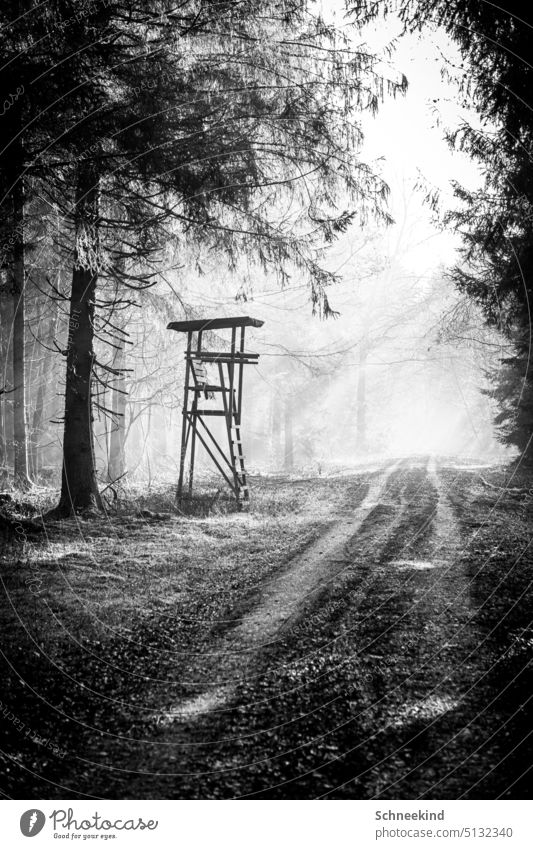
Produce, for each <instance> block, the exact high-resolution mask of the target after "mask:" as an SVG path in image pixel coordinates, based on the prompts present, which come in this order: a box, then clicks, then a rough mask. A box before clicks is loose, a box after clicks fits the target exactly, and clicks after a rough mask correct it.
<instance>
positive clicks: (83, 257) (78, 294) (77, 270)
mask: <svg viewBox="0 0 533 849" xmlns="http://www.w3.org/2000/svg"><path fill="white" fill-rule="evenodd" d="M98 249H99V240H98V176H97V173H96V169H95V168H94V167H93V166H92V165H91V163H87V162H84V163H82V164H81V165H80V167H79V171H78V185H77V191H76V208H75V255H74V268H73V271H72V293H71V298H70V320H69V333H68V341H67V374H66V388H65V427H64V436H63V470H62V475H61V498H60V502H59V505H58V507H57V508H56V510H55V511H52V512H53V514H54V515H60V516H69V515H71V514H72V513H75V512H81V511H87V510H94V509H95V508H98V509H101V507H102V502H101V499H100V495H99V493H98V485H97V481H96V471H95V462H94V442H93V415H92V398H91V384H92V369H93V364H94V352H93V341H94V308H95V304H94V301H95V294H96V283H97V279H98V259H99V257H98V254H99V250H98Z"/></svg>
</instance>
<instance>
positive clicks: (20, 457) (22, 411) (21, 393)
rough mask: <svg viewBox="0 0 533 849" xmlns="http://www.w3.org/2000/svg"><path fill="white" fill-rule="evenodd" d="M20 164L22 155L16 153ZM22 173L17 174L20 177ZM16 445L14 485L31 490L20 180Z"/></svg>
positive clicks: (17, 190)
mask: <svg viewBox="0 0 533 849" xmlns="http://www.w3.org/2000/svg"><path fill="white" fill-rule="evenodd" d="M17 153H18V154H19V155H18V156H17V159H18V160H21V159H22V157H21V152H20V151H17ZM22 171H23V167H22V161H20V169H17V171H16V173H17V174H18V175H21V174H22ZM12 201H13V239H14V243H13V298H14V306H13V443H14V449H15V460H14V470H13V471H14V483H15V486H18V487H22V488H24V489H26V488H27V487H29V486H31V482H30V479H29V476H28V435H27V425H26V374H25V371H26V369H25V346H24V331H25V324H26V321H25V300H26V292H25V284H26V281H25V270H24V184H23V181H22V176H19V177H18V179H17V180H16V182H15V185H14V186H13V191H12Z"/></svg>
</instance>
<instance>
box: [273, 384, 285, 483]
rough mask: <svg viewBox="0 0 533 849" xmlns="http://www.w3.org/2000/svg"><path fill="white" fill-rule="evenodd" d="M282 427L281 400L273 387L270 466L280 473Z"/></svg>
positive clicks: (277, 391)
mask: <svg viewBox="0 0 533 849" xmlns="http://www.w3.org/2000/svg"><path fill="white" fill-rule="evenodd" d="M282 427H283V418H282V405H281V398H280V396H279V390H278V389H277V387H275V391H274V394H273V396H272V401H271V410H270V444H271V452H270V465H271V468H272V469H273V470H275V471H280V469H281V468H282V463H283V460H282V436H283V432H282Z"/></svg>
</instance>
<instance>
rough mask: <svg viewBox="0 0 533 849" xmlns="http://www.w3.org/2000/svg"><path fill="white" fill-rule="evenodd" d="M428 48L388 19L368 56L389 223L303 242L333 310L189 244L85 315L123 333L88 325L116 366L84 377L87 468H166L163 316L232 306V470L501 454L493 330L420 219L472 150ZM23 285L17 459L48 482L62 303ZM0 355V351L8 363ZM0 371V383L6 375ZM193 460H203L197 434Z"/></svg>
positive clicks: (164, 472)
mask: <svg viewBox="0 0 533 849" xmlns="http://www.w3.org/2000/svg"><path fill="white" fill-rule="evenodd" d="M397 26H398V25H397V23H395V22H394V20H392V21H389V23H388V25H387V27H385V31H384V27H383V25H380V28H379V29H378V30H376V31H375V32H372V31H370V30H369V31H368V32H367V33H366V38H367V40H368V41H369V42H370V44H371V45H372V43H373V42H372V39H373V38H374V40H375V41H376V39H377V43H375V44H373V47H374V48H380V47H382V46H383V43H379V42H383V41H384V40H386V39H388V40H390V39H392V38H393V37H394V34H395V27H397ZM444 56H445V57H446V59H447V62H448V65H449V66H450V67H454V61H455V60H456V51H455V50H454V48H452V46H451V44H450V43H449V42H448V41H447V40H446V39H445V37H444V36H442V35H439V37H438V38H435V39H434V40H428V39H427V38H425V39H422V40H421V39H419V38H418V37H416V36H409V37H404V39H403V40H402V42H401V44H400V47H399V49H398V51H397V52H396V53H394V54H393V56H392V59H391V62H392V68H388V69H386V70H387V72H388V73H389V75H390V74H394V73H396V69H398V68H401V69H402V71H405V73H406V74H407V76H408V78H409V89H408V91H407V94H406V95H405V96H401V95H399V96H397V97H396V99H393V98H386V99H385V102H384V103H383V104H382V105H381V106H380V109H379V111H378V114H377V115H376V116H375V117H372V116H368V115H366V116H364V120H363V129H364V134H365V140H364V143H363V149H362V154H363V160H364V161H368V162H369V163H370V164H371V166H372V167H373V168H375V169H376V170H377V171H378V172H379V173H381V175H382V176H383V178H384V179H385V181H386V182H387V183H388V185H389V187H390V195H389V199H388V212H389V213H390V215H391V217H392V219H393V223H392V224H390V225H386V224H385V223H383V222H379V223H377V222H376V221H374V220H372V219H371V218H369V219H368V220H366V221H362V222H361V221H358V220H357V218H355V219H354V221H353V222H352V223H351V224H350V225H349V227H348V229H347V230H346V232H345V233H343V234H342V235H341V236H340V237H339V238H337V239H336V240H334V241H333V243H332V244H331V245H324V246H323V249H322V250H320V249H319V250H318V251H317V258H318V259H319V260H320V262H321V263H322V264H323V266H324V267H325V268H327V269H328V270H331V271H334V272H335V274H336V275H337V280H338V282H337V283H336V284H334V285H333V286H330V287H329V288H328V290H327V296H328V300H329V303H330V305H331V308H332V310H333V311H335V314H334V315H333V316H330V317H328V318H324V317H322V316H320V315H318V314H313V311H312V304H311V302H310V297H309V285H308V283H307V282H306V280H305V279H303V278H299V277H298V272H294V274H292V275H291V276H290V279H287V280H281V279H280V278H279V277H277V276H276V275H275V274H274V273H272V271H270V272H269V273H266V272H265V271H264V270H263V269H262V268H261V267H260V265H259V264H251V263H250V262H249V260H247V259H243V258H242V257H240V258H238V259H237V260H236V262H235V264H234V265H233V267H230V268H228V267H227V265H226V264H225V262H224V259H222V258H221V257H220V255H218V254H217V255H213V254H210V252H209V251H208V250H206V251H203V250H202V249H201V247H197V248H195V249H194V251H193V250H192V249H190V248H189V249H187V250H186V251H185V252H184V254H183V255H176V253H172V252H170V251H169V253H168V255H164V256H163V257H162V259H161V261H160V263H159V269H160V273H159V281H158V283H157V285H156V286H154V287H153V288H150V289H148V290H146V291H145V292H143V294H142V308H140V307H139V301H140V300H141V299H139V298H138V297H135V294H134V293H132V297H131V299H125V300H124V302H123V303H121V304H120V306H119V307H117V309H115V310H114V311H113V312H112V315H111V318H109V317H106V319H105V320H104V319H102V327H101V329H102V330H106V332H107V331H109V329H110V328H109V325H108V324H107V322H111V325H113V323H114V324H115V326H116V327H117V328H120V330H121V331H124V332H125V333H126V334H127V336H126V341H125V342H124V341H123V337H122V334H120V335H118V334H117V335H116V336H115V338H114V342H113V336H112V334H113V331H112V329H111V345H110V344H109V336H108V337H107V341H106V342H103V341H101V342H99V341H98V334H97V355H98V358H99V360H100V361H101V362H104V363H107V364H108V365H109V366H110V367H112V368H117V369H120V370H124V375H125V376H124V377H121V378H119V379H117V386H116V387H115V389H116V390H117V391H115V393H114V394H115V398H112V397H111V396H112V394H113V393H112V390H111V388H110V387H109V386H108V385H102V386H100V387H98V386H96V387H95V390H94V391H95V395H96V402H97V403H96V406H95V411H96V412H95V453H96V461H97V470H98V477H99V479H100V480H102V481H113V480H117V479H120V480H121V481H122V482H123V483H126V482H143V483H146V482H148V483H152V482H154V481H155V480H165V481H168V480H172V479H175V478H176V477H177V475H178V469H179V453H180V450H179V441H180V433H181V406H182V397H183V384H184V372H185V369H184V356H183V354H184V347H185V337H184V336H182V335H181V334H176V333H173V332H171V331H168V330H167V329H166V326H167V324H168V322H169V321H172V320H179V319H184V318H207V319H209V318H215V317H220V316H235V315H250V316H252V317H254V318H257V319H260V320H262V321H264V326H263V327H262V328H260V329H255V328H250V330H249V333H248V337H247V349H248V350H251V351H254V352H256V353H259V354H260V359H259V365H258V366H257V367H255V366H250V367H248V368H247V369H246V373H245V381H244V399H243V404H244V406H243V443H244V453H245V458H246V464H247V468H248V470H249V471H250V472H255V473H262V474H266V473H295V474H300V473H310V474H316V473H319V474H321V473H327V472H330V471H339V470H342V469H349V468H351V467H353V466H356V465H359V464H361V463H368V462H372V461H373V460H374V459H377V458H383V457H396V456H405V455H411V454H414V455H416V454H420V453H435V454H437V455H446V456H449V455H459V456H464V457H468V458H479V457H483V458H484V460H485V461H489V462H490V461H491V459H492V460H494V459H502V458H504V457H506V456H509V449H508V448H503V447H502V446H501V445H500V444H499V443H498V442H497V441H496V439H495V435H494V432H493V418H494V408H493V404H492V401H491V398H490V394H489V388H490V384H489V381H488V377H487V376H488V375H489V374H491V375H492V380H494V376H495V375H496V374H497V372H498V369H499V367H500V360H501V358H502V356H504V355H505V352H506V350H507V348H506V346H508V344H509V343H508V342H507V341H505V340H504V339H503V337H502V336H500V335H498V333H497V332H496V331H492V330H490V329H488V327H487V325H486V324H485V323H484V322H483V320H482V317H481V315H480V314H478V313H477V311H476V307H475V306H474V305H473V302H472V300H471V299H467V298H466V297H463V296H461V294H460V293H459V292H458V291H457V289H456V288H455V287H454V285H453V283H452V282H451V281H450V280H449V279H448V277H447V270H448V269H449V268H450V267H452V266H453V264H454V262H455V261H456V259H457V255H456V250H457V246H458V240H459V236H458V235H457V234H455V235H454V234H453V232H452V231H450V230H449V229H448V230H446V229H444V228H439V226H438V225H437V223H435V221H436V213H437V212H438V211H439V210H438V207H439V204H440V205H443V206H444V207H446V208H449V207H450V206H452V205H453V204H454V203H456V202H457V201H456V200H455V198H454V197H453V190H452V182H453V181H454V180H457V181H458V182H460V183H461V184H463V185H465V184H466V185H470V186H473V185H474V186H475V185H476V181H477V182H479V181H480V176H479V174H477V172H476V170H475V166H474V165H473V163H472V160H471V159H470V158H469V157H467V156H464V155H462V154H461V153H460V152H458V151H456V150H455V151H452V150H451V149H450V147H449V146H448V144H447V143H446V141H445V140H444V134H445V132H446V131H453V129H454V128H455V127H457V126H459V125H460V123H461V120H462V119H463V118H464V115H463V114H462V112H461V107H460V105H458V98H457V90H456V87H455V83H454V82H453V80H451V79H446V78H443V76H442V70H441V69H442V64H443V57H444ZM468 117H469V120H470V121H473V120H475V115H472V114H469V116H468ZM339 207H341V208H342V198H339ZM279 212H280V214H281V216H282V217H283V218H284V219H285V220H290V218H291V215H292V214H293V210H291V208H287V209H280V210H279ZM58 261H59V260H58ZM44 262H45V260H44V259H43V265H40V258H39V252H38V251H37V252H36V253H35V256H34V259H33V264H32V269H31V272H32V277H33V279H34V280H37V281H39V280H40V281H41V282H42V285H43V286H44V282H43V281H44V280H45V279H46V280H47V281H49V280H50V279H52V281H53V283H54V285H55V286H56V287H57V290H58V291H61V290H62V289H66V288H67V287H68V282H69V270H68V268H66V267H65V268H61V267H60V266H59V267H57V268H53V269H50V268H49V267H48V266H45V265H44ZM106 286H107V289H108V291H107V294H106ZM106 297H108V298H112V285H111V283H109V282H108V283H107V284H104V285H103V290H102V294H101V298H102V301H105V299H106ZM27 299H28V307H27V312H28V314H29V333H30V336H29V342H30V343H31V344H32V345H33V348H31V347H30V354H31V355H30V358H29V362H28V366H27V373H28V386H29V391H28V393H27V394H28V399H29V400H30V410H29V422H30V426H31V430H32V442H33V444H36V445H37V446H38V447H39V448H40V450H39V451H35V452H34V453H35V455H36V456H35V458H34V464H36V463H38V464H39V468H35V467H34V468H33V469H32V472H33V474H34V475H37V476H38V475H41V477H42V479H43V480H46V481H47V482H50V483H57V481H58V480H59V470H60V468H61V438H62V422H61V416H62V410H61V405H62V394H63V391H64V375H63V368H64V365H63V361H62V358H61V356H60V354H59V352H60V351H61V350H63V349H64V348H65V347H66V342H67V324H68V321H67V314H66V311H65V310H64V308H63V307H62V305H61V303H59V304H58V303H57V302H54V301H53V300H50V299H46V300H45V302H44V303H43V299H42V298H41V297H40V292H39V289H38V288H37V289H33V288H31V289H30V290H29V291H28V293H27ZM4 309H9V306H8V305H7V304H6V305H4ZM97 322H98V318H97ZM206 339H209V340H210V346H211V347H212V348H213V349H215V350H227V346H228V337H227V334H226V335H224V333H219V334H218V335H217V334H208V335H206ZM37 340H38V341H37ZM3 341H4V346H7V347H9V345H10V344H11V340H10V339H5V340H3ZM6 353H7V351H6ZM9 361H10V358H9V357H8V356H6V358H5V362H7V363H8V365H7V369H8V371H9V368H10V366H9ZM212 368H214V367H212ZM6 378H7V381H6V382H7V383H9V382H10V375H9V374H6ZM45 378H46V379H45ZM51 389H52V390H53V391H51ZM117 393H118V394H117ZM117 399H118V400H117ZM3 400H4V404H3V409H2V422H1V427H2V433H3V441H4V445H6V446H9V445H10V441H11V432H10V428H11V426H12V425H11V416H10V415H9V404H10V399H9V396H5V397H4V399H3ZM206 403H208V402H206ZM117 413H118V416H117ZM119 417H120V418H119ZM119 421H120V426H119V425H118V424H117V422H119ZM122 424H123V433H122V434H118V433H117V432H118V431H119V430H120V429H121V428H122ZM215 430H216V429H215ZM117 439H119V442H120V445H119V446H118V449H117ZM117 450H118V453H119V454H121V456H120V457H119V458H118V460H117V456H116V454H117ZM7 454H8V455H9V447H8V448H7ZM37 455H38V457H39V459H37ZM30 460H32V458H30ZM197 469H198V472H199V473H200V474H202V471H203V472H206V473H207V472H210V473H211V472H212V471H213V470H212V464H211V463H210V461H209V458H208V457H207V455H206V454H205V452H204V451H203V449H202V447H201V446H199V449H198V456H197Z"/></svg>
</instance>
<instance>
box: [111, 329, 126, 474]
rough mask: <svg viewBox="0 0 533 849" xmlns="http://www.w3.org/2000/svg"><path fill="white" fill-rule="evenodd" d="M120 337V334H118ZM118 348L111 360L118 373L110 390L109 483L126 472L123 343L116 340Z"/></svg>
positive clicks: (121, 340)
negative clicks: (111, 417)
mask: <svg viewBox="0 0 533 849" xmlns="http://www.w3.org/2000/svg"><path fill="white" fill-rule="evenodd" d="M118 335H119V336H120V334H118ZM116 344H117V345H118V347H117V348H116V350H115V355H114V358H113V368H114V369H117V371H120V374H119V375H117V376H116V377H115V382H114V386H113V389H112V393H113V398H112V407H111V409H112V410H113V424H112V427H111V434H110V437H109V465H108V470H107V475H108V477H109V480H110V481H116V480H118V479H119V478H121V477H122V476H123V475H124V474H125V472H126V391H125V390H126V381H125V379H124V373H123V369H124V367H125V351H124V341H123V339H122V338H120V339H119V340H117V342H116Z"/></svg>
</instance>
